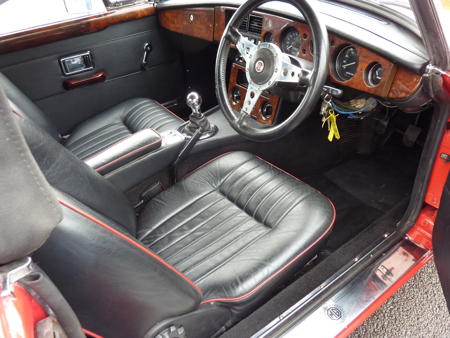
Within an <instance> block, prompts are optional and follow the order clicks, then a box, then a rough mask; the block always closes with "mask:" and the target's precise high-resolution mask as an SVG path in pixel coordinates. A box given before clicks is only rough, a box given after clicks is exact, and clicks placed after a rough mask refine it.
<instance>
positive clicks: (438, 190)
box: [425, 127, 450, 208]
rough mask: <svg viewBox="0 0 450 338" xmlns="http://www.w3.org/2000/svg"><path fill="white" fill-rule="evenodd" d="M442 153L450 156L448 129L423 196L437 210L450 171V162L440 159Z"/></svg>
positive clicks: (449, 131)
mask: <svg viewBox="0 0 450 338" xmlns="http://www.w3.org/2000/svg"><path fill="white" fill-rule="evenodd" d="M442 153H446V154H449V155H450V130H449V129H448V127H447V130H446V131H445V133H444V136H443V138H442V142H441V145H440V146H439V151H438V153H437V155H436V159H435V161H434V167H433V171H432V172H431V176H430V183H429V185H428V190H427V194H426V195H425V202H426V203H427V204H429V205H431V206H433V207H435V208H439V203H440V201H441V195H442V190H443V189H444V184H445V181H447V176H448V171H449V169H450V162H446V161H445V160H444V159H442V158H441V157H440V155H441V154H442Z"/></svg>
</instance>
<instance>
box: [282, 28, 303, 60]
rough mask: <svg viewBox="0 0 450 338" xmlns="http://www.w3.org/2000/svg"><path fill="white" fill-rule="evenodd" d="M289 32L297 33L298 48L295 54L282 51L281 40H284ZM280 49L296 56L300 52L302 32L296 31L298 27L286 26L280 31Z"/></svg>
mask: <svg viewBox="0 0 450 338" xmlns="http://www.w3.org/2000/svg"><path fill="white" fill-rule="evenodd" d="M290 32H295V33H297V36H298V42H299V46H298V50H297V51H296V53H295V54H292V53H289V52H286V51H284V48H283V41H284V39H285V37H286V35H288V34H289V33H290ZM280 49H281V51H282V52H283V53H285V54H289V55H292V56H298V54H300V51H301V49H302V34H301V33H300V32H299V31H298V29H297V28H296V27H295V26H288V27H286V28H285V29H283V31H282V32H281V35H280Z"/></svg>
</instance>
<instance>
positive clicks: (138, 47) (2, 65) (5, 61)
mask: <svg viewBox="0 0 450 338" xmlns="http://www.w3.org/2000/svg"><path fill="white" fill-rule="evenodd" d="M147 42H150V43H151V45H152V51H151V53H150V56H149V64H148V67H147V70H145V71H143V70H142V69H141V61H142V57H143V53H144V50H143V46H144V44H145V43H147ZM84 51H90V52H91V53H92V56H93V60H94V65H95V67H94V69H93V70H91V71H89V72H85V73H81V74H77V75H74V76H64V75H63V73H62V71H61V68H60V65H59V59H60V58H61V57H65V56H68V55H74V54H77V53H79V52H84ZM99 71H104V72H106V80H105V81H104V82H100V83H96V84H91V85H87V86H85V87H79V88H75V89H71V90H66V89H64V87H63V82H64V80H66V79H69V78H84V77H86V76H88V75H92V74H94V73H96V72H99ZM0 72H3V73H4V74H5V75H6V76H8V77H9V78H10V79H11V81H12V82H14V83H15V84H16V85H17V86H18V87H19V88H20V89H21V90H22V91H23V92H24V93H25V94H26V95H27V96H28V97H29V98H30V99H31V100H33V101H34V102H35V103H36V104H37V105H38V106H39V107H40V108H41V109H42V110H43V111H44V112H45V113H46V114H47V115H48V116H49V118H50V119H51V120H52V121H53V122H54V123H55V124H56V126H57V127H58V128H59V130H60V131H61V132H63V133H65V132H68V131H70V129H72V128H73V127H74V126H75V125H77V124H78V123H80V122H82V121H83V120H85V119H87V118H89V117H91V116H93V115H95V114H97V113H99V112H101V111H103V110H105V109H107V108H109V107H111V106H113V105H116V104H118V103H120V102H121V101H123V100H125V99H128V98H132V97H149V98H154V99H157V100H159V101H162V102H164V101H168V100H170V99H173V98H175V97H177V96H178V95H180V94H181V93H182V88H183V87H184V80H183V71H182V68H181V66H180V61H179V57H178V56H177V54H176V52H175V51H174V50H173V49H172V48H171V46H170V44H169V43H167V40H166V39H165V37H164V34H163V33H162V32H161V30H160V28H159V24H158V21H157V17H156V16H150V17H146V18H142V19H138V20H133V21H128V22H124V23H119V24H115V25H111V26H109V27H108V28H106V29H104V30H102V31H98V32H95V33H91V34H86V35H81V36H77V37H73V38H69V39H65V40H61V41H57V42H53V43H49V44H46V45H41V46H37V47H33V48H29V49H25V50H21V51H17V52H13V53H9V54H3V55H1V56H0ZM167 79H173V80H170V81H167Z"/></svg>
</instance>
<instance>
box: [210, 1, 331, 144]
mask: <svg viewBox="0 0 450 338" xmlns="http://www.w3.org/2000/svg"><path fill="white" fill-rule="evenodd" d="M270 1H273V0H247V1H246V2H244V3H243V4H242V5H241V6H240V7H239V8H238V9H237V10H236V12H235V13H234V15H233V16H232V17H231V19H230V21H229V22H228V24H227V26H226V28H225V30H224V33H223V35H222V38H221V40H220V44H219V48H218V50H217V58H216V64H215V86H216V96H217V99H218V101H219V105H220V107H221V108H222V111H223V113H224V115H225V117H226V118H227V120H228V122H229V123H230V125H231V126H232V127H233V129H235V130H236V131H237V132H238V133H239V134H241V135H243V136H245V137H246V138H248V139H250V140H253V141H270V140H274V139H277V138H280V137H283V136H285V135H287V134H288V133H290V132H291V131H292V130H294V129H295V128H297V127H298V126H299V125H300V123H302V122H303V121H304V119H305V118H306V117H308V116H309V114H310V113H311V112H312V110H313V108H314V107H315V105H316V103H317V102H318V100H319V98H320V94H321V92H322V88H323V86H324V84H325V81H326V79H327V77H328V64H329V58H330V55H329V42H328V33H327V29H326V27H325V25H324V24H323V22H322V21H321V19H320V17H319V15H318V13H317V12H316V10H315V9H314V8H313V7H312V6H311V4H310V3H309V1H308V0H281V1H282V2H286V3H289V4H292V5H293V6H294V7H296V8H297V9H298V10H299V11H300V13H301V14H302V15H303V17H304V18H305V21H306V23H307V24H308V25H309V27H310V29H311V33H312V38H313V55H314V58H313V68H312V71H311V73H310V75H309V79H308V82H309V84H308V87H307V89H306V92H305V95H304V96H303V98H302V100H301V102H300V103H299V105H298V106H297V108H296V109H295V110H294V112H293V113H292V114H291V115H290V116H289V117H288V118H286V120H284V121H283V122H281V123H279V124H276V125H273V126H264V125H262V124H261V123H259V122H257V121H255V120H254V119H252V118H251V117H250V112H248V113H247V114H245V113H243V112H242V109H241V111H240V112H235V111H234V110H233V108H232V107H231V104H230V102H229V101H228V93H227V85H226V80H227V79H226V69H227V62H228V54H229V52H230V48H231V45H232V43H236V42H238V41H242V39H240V37H242V35H240V33H239V31H238V30H237V28H236V24H237V23H238V22H240V21H241V19H242V18H244V16H246V15H247V14H250V13H251V12H252V11H253V10H255V9H256V8H257V7H259V6H261V5H262V4H264V3H266V2H270ZM239 35H240V37H239ZM244 42H245V41H244ZM266 45H267V44H266ZM277 48H278V47H277ZM241 55H242V54H241ZM250 56H251V55H250ZM247 65H248V62H247ZM246 75H247V79H248V80H249V81H251V79H250V76H249V73H248V71H247V72H246ZM299 76H300V75H299ZM248 92H249V90H248ZM245 102H246V100H244V103H245ZM243 107H244V105H243ZM252 107H253V106H252Z"/></svg>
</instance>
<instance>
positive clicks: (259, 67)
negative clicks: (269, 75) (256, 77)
mask: <svg viewBox="0 0 450 338" xmlns="http://www.w3.org/2000/svg"><path fill="white" fill-rule="evenodd" d="M263 70H264V61H263V60H258V61H256V63H255V71H256V72H257V73H261V72H262V71H263Z"/></svg>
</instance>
